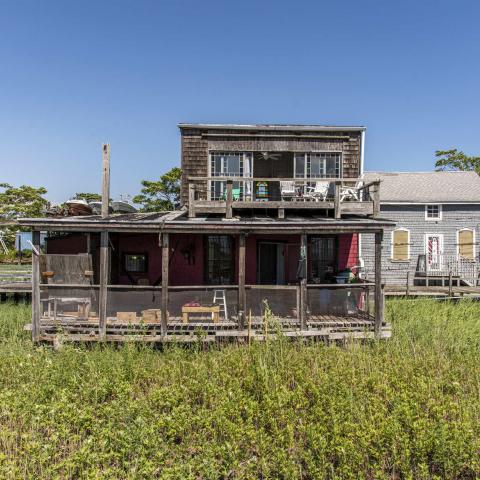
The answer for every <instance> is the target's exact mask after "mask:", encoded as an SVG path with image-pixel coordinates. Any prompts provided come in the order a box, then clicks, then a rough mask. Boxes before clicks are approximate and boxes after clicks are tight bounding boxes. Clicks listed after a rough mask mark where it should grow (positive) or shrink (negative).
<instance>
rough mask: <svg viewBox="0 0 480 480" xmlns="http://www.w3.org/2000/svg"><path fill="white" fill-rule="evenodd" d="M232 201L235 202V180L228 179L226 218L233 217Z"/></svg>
mask: <svg viewBox="0 0 480 480" xmlns="http://www.w3.org/2000/svg"><path fill="white" fill-rule="evenodd" d="M232 203H233V181H232V180H227V211H226V213H225V217H226V218H232V217H233V208H232Z"/></svg>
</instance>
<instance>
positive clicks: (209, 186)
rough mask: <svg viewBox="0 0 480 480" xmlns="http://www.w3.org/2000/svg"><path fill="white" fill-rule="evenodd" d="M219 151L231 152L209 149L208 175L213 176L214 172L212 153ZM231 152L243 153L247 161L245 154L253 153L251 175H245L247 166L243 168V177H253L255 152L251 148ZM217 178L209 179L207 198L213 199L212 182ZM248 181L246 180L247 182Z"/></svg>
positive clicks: (222, 151)
mask: <svg viewBox="0 0 480 480" xmlns="http://www.w3.org/2000/svg"><path fill="white" fill-rule="evenodd" d="M218 152H221V153H230V152H229V151H227V150H209V151H208V165H207V167H208V168H207V177H211V178H212V177H213V173H212V155H213V154H215V153H218ZM231 153H241V154H242V155H243V161H244V162H245V154H251V156H252V165H251V169H250V176H249V177H247V176H245V166H244V170H243V175H242V177H243V178H252V177H253V162H254V160H255V155H254V152H253V151H250V150H243V151H238V152H237V151H232V152H231ZM214 181H215V180H208V182H207V200H208V201H210V200H212V182H214ZM245 183H246V182H244V184H245Z"/></svg>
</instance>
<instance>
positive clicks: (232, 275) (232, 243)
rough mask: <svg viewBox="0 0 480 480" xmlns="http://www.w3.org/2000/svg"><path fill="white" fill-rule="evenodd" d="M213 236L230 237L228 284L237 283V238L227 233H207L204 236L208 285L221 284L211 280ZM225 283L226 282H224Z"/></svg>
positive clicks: (205, 269) (205, 270)
mask: <svg viewBox="0 0 480 480" xmlns="http://www.w3.org/2000/svg"><path fill="white" fill-rule="evenodd" d="M211 237H225V238H228V241H229V244H230V246H229V248H230V259H229V262H230V264H229V267H230V278H229V280H228V282H227V283H226V285H234V283H235V258H236V248H235V238H234V237H233V236H232V235H225V234H207V235H205V238H204V262H203V264H204V272H203V277H204V280H205V284H206V285H220V284H218V283H217V282H211V280H210V278H209V277H210V270H209V264H210V253H209V248H208V247H209V241H210V238H211ZM222 284H224V283H222Z"/></svg>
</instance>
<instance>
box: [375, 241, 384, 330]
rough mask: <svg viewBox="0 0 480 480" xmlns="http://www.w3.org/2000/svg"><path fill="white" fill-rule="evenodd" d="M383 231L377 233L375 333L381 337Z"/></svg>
mask: <svg viewBox="0 0 480 480" xmlns="http://www.w3.org/2000/svg"><path fill="white" fill-rule="evenodd" d="M382 237H383V233H382V232H377V233H375V335H376V336H377V337H380V335H381V333H382V323H383V289H382Z"/></svg>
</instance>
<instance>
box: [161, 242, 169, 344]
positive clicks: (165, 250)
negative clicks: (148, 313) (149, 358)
mask: <svg viewBox="0 0 480 480" xmlns="http://www.w3.org/2000/svg"><path fill="white" fill-rule="evenodd" d="M169 254H170V252H169V238H168V233H162V305H161V311H162V325H161V333H162V335H167V325H168V266H169V256H170V255H169Z"/></svg>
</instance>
